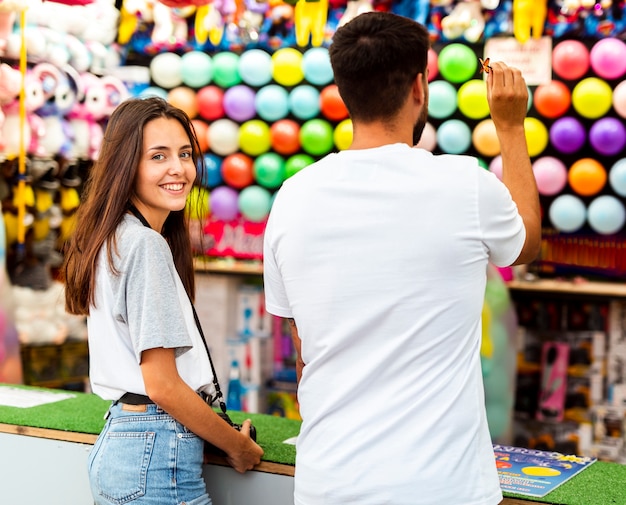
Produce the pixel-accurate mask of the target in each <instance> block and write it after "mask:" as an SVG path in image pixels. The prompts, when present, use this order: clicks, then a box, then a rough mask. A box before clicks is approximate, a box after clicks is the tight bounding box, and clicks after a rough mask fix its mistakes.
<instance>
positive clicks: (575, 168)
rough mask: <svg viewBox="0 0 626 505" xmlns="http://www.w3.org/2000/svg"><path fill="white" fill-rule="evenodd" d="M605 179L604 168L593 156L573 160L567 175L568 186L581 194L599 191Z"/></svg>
mask: <svg viewBox="0 0 626 505" xmlns="http://www.w3.org/2000/svg"><path fill="white" fill-rule="evenodd" d="M606 179H607V175H606V170H604V167H603V166H602V164H601V163H600V162H599V161H597V160H594V159H593V158H582V159H580V160H578V161H575V162H574V163H573V164H572V166H571V167H570V169H569V173H568V175H567V180H568V181H569V185H570V187H571V188H572V189H573V190H574V191H575V192H576V193H578V194H579V195H582V196H591V195H595V194H596V193H599V192H600V190H601V189H602V188H603V187H604V184H605V183H606Z"/></svg>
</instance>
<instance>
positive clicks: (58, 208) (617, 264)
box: [0, 0, 626, 276]
mask: <svg viewBox="0 0 626 505" xmlns="http://www.w3.org/2000/svg"><path fill="white" fill-rule="evenodd" d="M71 3H72V2H64V3H57V2H54V1H46V2H37V1H35V0H33V2H32V4H31V5H30V7H29V8H28V11H27V13H28V18H27V25H26V26H24V27H22V26H20V24H19V23H17V21H16V20H14V21H13V23H12V25H10V26H11V29H10V30H9V31H8V32H7V33H4V34H3V33H0V42H2V44H0V57H2V58H3V61H6V63H5V64H4V65H3V68H2V70H3V71H6V72H7V76H10V78H9V77H7V78H5V79H3V85H4V83H6V86H3V87H6V88H7V91H6V94H7V97H6V98H4V99H3V102H2V103H3V104H4V105H3V111H5V119H4V127H3V129H2V132H3V139H2V141H3V147H2V152H3V153H4V155H5V158H6V161H5V163H4V172H5V177H4V182H5V183H6V188H5V191H4V193H3V195H2V202H3V209H4V216H5V221H6V224H7V237H8V239H9V241H8V243H9V244H12V243H15V242H16V241H17V242H19V241H20V240H19V237H18V236H17V235H18V234H17V233H15V231H14V230H15V228H16V226H17V225H19V224H20V223H16V213H15V208H17V207H19V206H20V205H26V207H27V214H30V216H31V218H32V219H31V221H30V222H29V223H28V224H27V226H28V227H29V231H30V236H33V235H34V239H33V241H34V242H35V243H37V242H41V241H43V240H45V239H46V238H48V237H49V235H50V233H51V228H52V231H54V232H55V233H56V236H57V244H59V243H62V242H63V241H64V240H66V239H67V237H68V236H69V234H70V233H71V229H72V225H73V222H72V215H73V211H74V210H75V208H76V207H77V206H78V203H79V196H80V187H81V182H82V180H83V179H84V177H85V176H86V172H87V171H88V167H89V163H90V162H91V161H92V160H93V159H95V158H96V157H97V150H98V142H99V140H100V139H101V135H102V131H103V129H104V128H105V127H106V120H107V117H108V115H109V114H110V112H111V111H112V110H113V108H114V107H115V106H116V104H117V103H119V101H120V100H123V99H125V98H126V97H127V96H147V95H158V96H163V97H164V98H166V99H167V100H169V101H170V102H172V103H173V104H175V105H177V106H179V107H180V108H182V109H183V110H185V111H186V112H187V113H188V114H189V115H190V116H191V117H192V118H193V121H194V125H195V127H196V130H197V133H198V136H199V138H200V141H201V144H202V148H203V150H204V161H205V164H206V171H205V173H204V174H203V178H202V180H201V181H200V184H199V185H198V187H197V188H195V190H194V193H193V195H192V197H193V198H192V200H194V201H193V202H192V204H191V205H190V206H189V211H190V213H191V217H192V218H193V224H194V229H195V230H196V231H198V230H199V231H200V232H201V234H202V235H203V236H204V237H205V238H207V237H208V239H209V240H208V242H209V245H208V246H206V245H203V246H202V251H201V252H203V253H208V254H209V255H232V256H235V257H239V258H244V259H247V258H252V259H259V258H260V254H261V247H260V237H261V235H262V231H263V225H264V221H265V219H266V217H267V214H268V212H269V209H270V207H271V203H272V198H273V195H274V194H275V192H276V190H277V189H278V188H279V187H280V185H281V184H282V182H283V181H284V180H285V179H286V178H288V177H291V176H292V175H293V174H295V173H296V172H298V171H299V170H301V169H302V168H304V167H305V166H307V165H309V164H311V163H312V162H313V161H315V160H316V159H318V158H320V157H322V156H324V155H325V154H327V153H329V152H331V151H336V150H341V149H345V148H347V147H348V146H349V145H350V142H351V138H352V126H351V122H350V119H349V118H348V115H347V111H346V109H345V106H344V105H343V102H342V100H341V98H340V96H339V95H338V93H337V88H336V87H335V85H334V84H333V76H332V69H331V67H330V63H329V59H328V50H327V48H328V46H329V44H330V43H331V40H332V34H333V33H334V31H335V30H336V28H337V27H338V26H340V25H341V24H343V23H345V22H346V21H348V20H349V19H350V18H351V17H353V16H354V15H356V14H358V13H360V12H363V11H367V10H372V9H376V10H390V11H393V12H396V13H398V14H401V15H405V16H408V17H412V18H413V19H416V20H417V21H419V22H421V23H423V24H424V25H425V26H427V27H428V30H429V32H430V34H431V38H432V40H433V48H432V49H431V51H430V53H429V80H430V105H429V124H428V125H427V128H426V129H425V131H424V135H423V138H422V141H421V142H420V147H423V148H425V149H429V150H431V151H434V152H438V153H456V154H470V155H474V156H477V157H478V158H479V160H480V162H481V163H482V165H483V166H484V167H485V168H486V169H489V170H491V171H493V172H494V173H496V175H500V174H501V170H502V164H501V158H500V156H499V153H500V146H499V144H498V140H497V137H496V136H495V130H494V127H493V123H492V122H491V120H490V119H489V110H488V106H487V102H486V90H485V83H484V75H482V74H481V73H480V65H479V62H478V58H483V59H484V58H485V57H488V56H489V55H486V54H483V52H484V44H485V42H486V41H488V40H489V39H491V38H497V37H505V38H515V39H517V41H518V43H519V44H520V45H523V44H525V43H526V42H528V40H530V39H537V38H539V37H540V36H541V35H545V36H549V37H552V48H553V52H552V55H551V60H552V79H551V80H550V81H549V82H545V83H543V84H541V85H538V86H530V87H529V107H528V118H527V120H526V125H525V126H526V136H527V142H528V148H529V153H530V155H531V157H532V161H533V169H534V172H535V176H536V179H537V184H538V187H539V191H540V194H541V202H542V207H543V217H544V227H545V234H544V235H545V239H544V248H543V253H542V257H541V261H540V262H538V266H539V268H540V269H541V270H542V271H543V272H546V273H547V272H551V271H556V270H558V269H564V268H565V269H567V268H576V269H582V270H585V269H586V271H592V272H597V273H601V274H606V275H613V276H615V275H622V274H624V273H626V265H625V264H624V261H625V260H624V259H623V257H624V256H625V255H624V254H622V252H623V248H624V241H625V240H624V233H625V231H624V229H625V226H624V223H625V221H626V211H625V208H624V197H625V196H626V158H624V156H623V153H624V147H625V146H626V128H625V125H624V119H625V118H626V44H625V43H624V42H623V40H622V39H623V35H624V33H625V30H626V21H625V18H626V16H625V15H624V5H623V2H610V1H606V0H604V1H602V2H590V3H589V2H587V3H584V5H583V3H582V2H562V1H556V0H554V1H553V0H550V1H548V2H541V1H540V2H525V1H523V0H513V1H497V0H470V1H456V2H454V1H437V2H434V1H433V2H428V1H423V0H412V1H407V0H403V1H394V2H390V1H388V0H385V1H383V0H373V1H370V2H367V1H365V0H350V1H344V0H335V1H330V2H327V1H317V2H305V1H304V0H299V1H293V0H290V1H289V2H283V1H282V0H271V1H268V2H254V1H245V2H243V1H236V0H234V1H231V2H229V1H226V0H220V1H218V0H213V1H205V0H197V1H189V0H167V1H163V0H162V1H160V2H159V1H152V0H124V1H123V2H121V1H118V2H117V3H114V2H112V0H92V1H89V0H86V1H80V2H75V3H76V4H77V5H69V4H71ZM2 5H3V6H8V5H9V3H7V2H3V4H2ZM9 10H10V9H8V8H7V11H9ZM94 20H96V21H97V22H96V21H94ZM98 23H100V24H98ZM22 28H23V29H22ZM24 36H25V39H24V40H25V44H26V45H27V47H28V51H29V52H28V54H29V61H28V77H29V82H32V83H33V89H34V90H35V91H34V92H32V93H29V94H28V96H29V97H30V98H31V101H32V103H29V104H28V108H27V111H28V112H27V115H28V119H29V120H28V122H27V123H28V126H27V128H26V129H25V131H27V132H28V142H27V146H28V148H27V157H28V164H27V165H28V172H29V173H28V174H27V187H28V189H29V191H26V197H25V198H22V199H21V201H16V198H15V197H16V192H15V191H14V187H15V185H16V179H17V177H16V175H15V159H16V157H17V155H18V152H17V147H16V146H17V144H16V141H15V139H16V138H18V137H19V135H18V133H19V131H20V130H19V127H17V126H16V125H17V122H16V121H17V118H18V116H17V114H16V112H15V111H16V104H17V94H16V92H15V88H14V87H13V89H11V87H10V86H9V83H11V82H15V80H16V78H17V77H16V75H15V73H16V72H18V70H17V62H18V59H19V56H20V48H21V47H22V46H23V45H24V44H23V43H22V42H21V40H20V37H24ZM33 97H36V99H35V98H33ZM381 99H384V97H381ZM195 203H199V205H195ZM226 243H228V244H226ZM220 244H221V245H222V246H224V244H226V245H228V247H221V248H220V247H218V245H220Z"/></svg>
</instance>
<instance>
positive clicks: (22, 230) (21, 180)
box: [17, 9, 27, 257]
mask: <svg viewBox="0 0 626 505" xmlns="http://www.w3.org/2000/svg"><path fill="white" fill-rule="evenodd" d="M20 31H21V48H20V72H21V74H22V86H21V88H20V144H19V146H20V147H19V154H18V183H17V252H18V257H19V256H21V254H23V253H24V244H25V242H26V226H25V219H26V146H25V139H24V128H25V126H26V94H25V89H24V88H25V85H26V62H27V60H26V9H22V10H21V11H20Z"/></svg>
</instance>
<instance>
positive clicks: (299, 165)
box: [285, 153, 315, 179]
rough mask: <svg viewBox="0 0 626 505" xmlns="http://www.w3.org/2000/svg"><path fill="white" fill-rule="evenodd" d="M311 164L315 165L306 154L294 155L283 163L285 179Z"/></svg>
mask: <svg viewBox="0 0 626 505" xmlns="http://www.w3.org/2000/svg"><path fill="white" fill-rule="evenodd" d="M311 163H315V160H314V159H313V158H312V157H311V156H309V155H308V154H303V153H301V154H294V155H293V156H291V157H290V158H289V159H288V160H287V161H286V162H285V179H288V178H289V177H291V176H292V175H294V174H297V173H298V172H299V171H300V170H302V169H303V168H304V167H307V166H309V165H310V164H311Z"/></svg>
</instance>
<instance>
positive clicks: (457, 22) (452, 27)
mask: <svg viewBox="0 0 626 505" xmlns="http://www.w3.org/2000/svg"><path fill="white" fill-rule="evenodd" d="M484 29H485V18H484V17H483V8H482V5H481V2H480V0H465V1H463V2H459V3H457V4H456V5H455V6H454V9H452V12H450V14H448V15H447V16H446V17H444V18H443V19H442V20H441V30H442V32H443V36H444V38H445V39H447V40H456V39H461V38H462V39H465V40H466V41H467V42H470V43H472V44H474V43H476V42H478V41H479V40H480V38H481V37H482V35H483V31H484Z"/></svg>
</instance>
